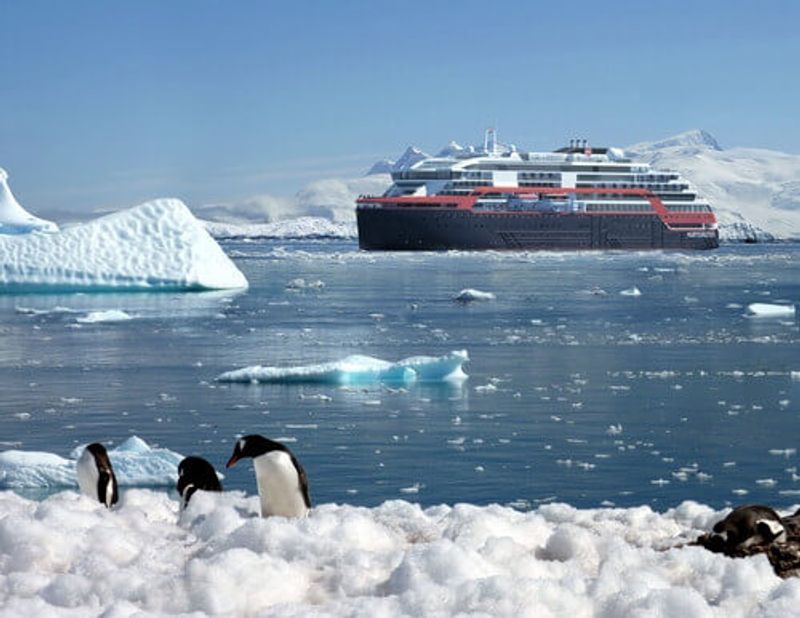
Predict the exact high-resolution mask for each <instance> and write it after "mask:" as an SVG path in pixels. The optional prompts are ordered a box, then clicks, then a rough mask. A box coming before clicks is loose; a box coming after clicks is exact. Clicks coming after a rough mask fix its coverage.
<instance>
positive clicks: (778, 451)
mask: <svg viewBox="0 0 800 618" xmlns="http://www.w3.org/2000/svg"><path fill="white" fill-rule="evenodd" d="M795 453H797V449H796V448H771V449H769V454H770V455H775V456H776V457H786V458H789V457H791V456H792V455H794V454H795Z"/></svg>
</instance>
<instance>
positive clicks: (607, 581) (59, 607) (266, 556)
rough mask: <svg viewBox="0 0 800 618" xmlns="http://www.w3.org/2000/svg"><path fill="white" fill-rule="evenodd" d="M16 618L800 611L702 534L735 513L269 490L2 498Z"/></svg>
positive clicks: (782, 588)
mask: <svg viewBox="0 0 800 618" xmlns="http://www.w3.org/2000/svg"><path fill="white" fill-rule="evenodd" d="M0 513H2V514H3V517H2V518H0V599H2V608H3V611H2V613H3V615H8V616H66V615H69V616H101V615H102V616H109V617H111V616H114V617H119V618H123V617H125V618H127V617H129V616H144V615H146V616H165V615H181V616H188V615H191V616H197V617H198V618H200V617H202V616H273V617H276V618H280V617H284V616H285V617H298V616H457V615H458V616H496V617H498V618H504V617H509V618H516V617H518V616H574V617H575V618H578V617H583V616H665V617H675V618H678V617H681V618H682V617H686V616H692V617H695V616H696V617H704V618H706V617H713V616H719V617H723V616H724V617H726V618H727V617H739V616H790V615H796V614H797V607H798V600H799V599H800V586H798V581H797V579H796V578H792V579H789V580H782V579H781V578H779V577H778V576H776V575H775V574H774V573H773V571H772V567H771V566H770V564H769V562H768V561H767V560H766V558H765V556H763V555H760V556H754V557H750V558H743V559H732V558H728V557H725V556H723V555H721V554H712V553H711V552H708V551H706V550H704V549H702V548H700V547H689V546H687V545H686V543H687V542H688V541H691V540H692V539H694V538H696V537H697V536H698V535H699V534H700V533H701V532H705V531H707V530H708V529H709V528H710V527H711V526H712V525H713V523H714V522H715V521H717V520H719V519H720V518H721V517H722V515H723V513H721V512H716V511H714V510H713V509H711V508H709V507H707V506H703V505H700V504H697V503H693V502H685V503H683V504H681V505H680V506H678V507H677V508H674V509H670V510H668V511H666V512H664V513H658V512H655V511H653V510H652V509H650V508H649V507H647V506H641V507H636V508H629V509H575V508H572V507H570V506H568V505H565V504H551V505H546V506H542V507H540V508H538V509H537V510H535V511H531V512H527V513H522V512H519V511H515V510H513V509H510V508H506V507H501V506H497V505H492V506H473V505H469V504H458V505H455V506H445V505H441V506H434V507H430V508H425V509H423V508H421V507H420V506H419V505H417V504H411V503H409V502H406V501H401V500H397V501H390V502H385V503H383V504H380V505H378V506H375V507H373V508H363V507H356V506H350V505H337V504H323V505H320V506H317V507H316V508H314V509H313V510H312V511H311V514H310V515H309V517H307V518H303V519H287V518H285V517H269V518H261V517H258V516H257V513H258V497H257V496H251V497H244V496H242V495H241V494H240V493H239V492H226V493H221V494H215V493H206V492H198V493H197V494H195V496H194V497H193V498H192V501H191V503H190V504H189V506H188V508H187V509H186V510H185V511H184V512H183V513H180V507H179V503H178V501H177V500H176V499H174V498H171V497H170V496H169V495H168V494H167V493H165V492H158V491H152V490H148V489H131V490H128V491H124V492H122V495H121V496H120V502H119V504H118V505H117V507H116V508H115V509H113V510H111V511H109V510H108V509H106V508H104V507H103V506H102V505H100V504H99V503H97V502H93V501H90V500H89V499H88V498H86V497H84V496H79V495H78V494H76V493H75V492H71V491H65V492H61V493H58V494H56V495H53V496H50V497H49V498H47V499H46V500H44V501H43V502H35V501H33V500H29V499H26V498H23V497H20V496H18V495H16V494H14V493H13V492H0Z"/></svg>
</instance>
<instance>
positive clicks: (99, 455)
mask: <svg viewBox="0 0 800 618" xmlns="http://www.w3.org/2000/svg"><path fill="white" fill-rule="evenodd" d="M86 450H87V451H89V452H90V453H91V454H92V457H94V460H95V462H96V464H97V468H98V469H99V470H110V469H111V460H110V459H109V458H108V451H106V447H105V446H103V445H102V444H100V443H99V442H92V443H91V444H89V445H88V446H87V447H86Z"/></svg>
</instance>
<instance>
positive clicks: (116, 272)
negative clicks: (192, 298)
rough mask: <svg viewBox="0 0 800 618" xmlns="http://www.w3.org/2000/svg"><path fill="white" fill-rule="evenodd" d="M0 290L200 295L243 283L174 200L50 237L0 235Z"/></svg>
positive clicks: (242, 277)
mask: <svg viewBox="0 0 800 618" xmlns="http://www.w3.org/2000/svg"><path fill="white" fill-rule="evenodd" d="M0 264H2V266H1V267H0V290H2V289H3V288H5V289H6V290H8V291H17V290H23V291H27V290H39V289H53V290H59V291H62V290H94V291H102V290H120V289H128V290H130V289H137V290H202V289H231V288H244V287H247V279H245V277H244V275H243V274H242V273H241V272H240V271H239V269H238V268H237V267H236V266H235V265H234V263H233V262H232V261H231V260H230V259H229V258H228V256H226V255H225V253H224V252H223V251H222V249H221V248H220V246H219V245H218V244H217V243H216V242H215V241H214V239H213V238H211V236H209V234H208V232H206V230H205V228H204V227H203V225H202V224H201V223H200V222H199V221H198V220H197V219H195V217H194V216H193V215H192V213H191V212H190V211H189V209H188V208H187V207H186V205H185V204H184V203H183V202H181V201H180V200H175V199H162V200H156V201H153V202H147V203H146V204H141V205H140V206H136V207H134V208H130V209H128V210H124V211H121V212H117V213H114V214H111V215H107V216H105V217H101V218H99V219H95V220H94V221H90V222H88V223H84V224H80V225H76V226H74V227H71V228H68V229H66V230H63V231H61V232H59V233H57V234H30V235H26V236H8V237H2V236H0Z"/></svg>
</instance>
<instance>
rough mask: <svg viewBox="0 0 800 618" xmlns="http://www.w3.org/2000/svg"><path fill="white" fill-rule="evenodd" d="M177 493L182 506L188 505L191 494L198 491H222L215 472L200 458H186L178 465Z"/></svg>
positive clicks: (212, 467)
mask: <svg viewBox="0 0 800 618" xmlns="http://www.w3.org/2000/svg"><path fill="white" fill-rule="evenodd" d="M176 489H177V490H178V493H179V494H180V495H181V498H182V499H183V506H184V507H185V506H186V505H187V504H189V500H190V499H191V497H192V494H194V492H196V491H197V490H198V489H202V490H203V491H222V483H220V481H219V477H218V476H217V471H216V470H215V469H214V466H212V465H211V464H210V463H209V462H208V461H206V460H205V459H203V458H202V457H186V458H184V459H183V461H181V463H179V464H178V483H177V486H176Z"/></svg>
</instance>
